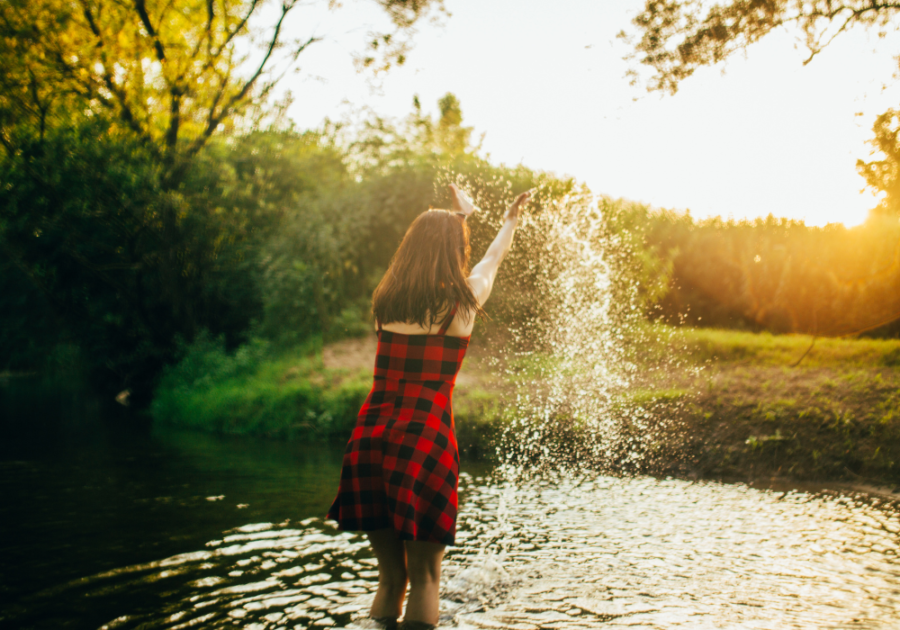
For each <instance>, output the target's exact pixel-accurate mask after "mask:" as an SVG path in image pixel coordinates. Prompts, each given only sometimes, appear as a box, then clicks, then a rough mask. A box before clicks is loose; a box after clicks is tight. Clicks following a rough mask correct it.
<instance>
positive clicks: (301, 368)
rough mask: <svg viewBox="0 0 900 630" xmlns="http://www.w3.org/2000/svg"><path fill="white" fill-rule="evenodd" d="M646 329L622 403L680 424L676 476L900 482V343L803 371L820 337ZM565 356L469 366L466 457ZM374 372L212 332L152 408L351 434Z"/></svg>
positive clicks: (157, 412)
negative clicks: (229, 347) (640, 367)
mask: <svg viewBox="0 0 900 630" xmlns="http://www.w3.org/2000/svg"><path fill="white" fill-rule="evenodd" d="M637 334H639V335H641V342H640V343H635V344H634V345H635V346H636V347H638V350H636V351H635V356H636V357H639V358H640V360H641V361H643V362H644V363H642V364H645V365H646V366H648V367H651V368H653V369H647V370H645V371H644V375H645V378H644V379H643V380H642V381H641V382H639V383H636V384H635V385H634V386H633V387H632V388H631V389H630V390H628V391H625V392H621V393H620V394H619V395H618V396H617V400H616V403H615V405H614V406H613V408H612V411H613V413H618V412H621V414H622V418H624V419H627V418H629V417H630V415H629V414H630V413H631V412H633V411H634V410H635V409H639V410H640V412H641V413H642V414H644V416H643V417H645V418H657V419H658V420H659V421H660V426H670V427H671V428H672V432H671V433H670V434H667V435H662V434H661V435H657V436H655V437H653V439H656V440H662V442H661V443H662V444H665V446H666V449H667V450H666V453H667V454H666V455H663V456H661V458H662V459H665V458H668V459H667V460H666V461H660V464H661V465H660V470H662V471H663V472H666V473H667V474H684V475H699V476H701V477H712V478H741V479H748V478H751V479H752V478H760V477H772V476H776V477H777V476H781V477H789V478H794V479H806V480H836V479H851V480H860V479H861V480H865V481H869V482H877V483H900V363H898V360H897V357H898V356H900V341H895V340H870V339H857V340H854V339H818V340H816V343H815V345H814V347H813V349H812V351H810V352H809V353H808V354H807V355H806V356H805V357H804V359H803V361H802V362H801V363H800V365H799V366H798V367H792V366H793V365H794V364H796V363H797V360H798V359H799V358H800V357H801V356H803V354H804V353H805V352H806V350H807V349H808V348H809V344H810V342H811V341H812V339H811V338H810V337H808V336H803V335H783V336H778V335H770V334H765V333H763V334H753V333H746V332H735V331H723V330H711V329H665V328H663V327H660V326H656V327H651V326H648V327H647V329H646V330H643V331H637ZM638 353H640V354H638ZM673 357H674V360H673ZM685 357H687V359H688V360H685ZM477 360H478V358H477V356H473V358H472V361H474V363H472V365H470V369H471V368H472V367H474V366H476V365H477ZM559 361H560V360H559V358H557V357H549V356H546V355H542V354H539V353H536V354H533V355H528V356H517V357H514V358H513V359H512V361H511V365H510V366H508V367H509V368H511V370H510V371H511V372H512V374H510V373H509V372H507V373H506V374H505V376H504V377H503V378H497V377H496V374H495V371H493V370H487V371H485V372H483V373H480V372H479V371H478V369H475V370H474V371H470V372H469V376H470V379H472V380H470V381H469V382H468V384H467V385H466V386H459V387H458V388H457V392H456V394H455V396H454V413H455V419H456V435H457V440H458V442H459V445H460V451H461V453H462V454H463V455H464V456H467V457H470V458H471V457H474V458H488V459H490V458H493V457H494V456H495V455H496V453H495V444H496V442H497V441H498V438H500V437H501V436H503V435H504V432H505V430H506V428H507V427H508V426H509V425H510V424H511V423H512V421H513V420H514V418H512V417H511V414H512V412H513V410H512V409H511V406H509V405H505V404H504V402H503V401H504V400H506V399H504V397H503V396H502V395H501V394H502V393H503V392H504V391H507V390H509V389H510V388H512V387H514V386H515V381H517V380H519V379H524V380H526V381H529V380H531V379H534V378H540V376H541V375H542V374H544V373H547V372H550V373H558V370H559V369H560V367H561V364H560V362H559ZM698 368H702V369H698ZM371 378H372V376H371V368H369V367H366V368H361V369H358V370H351V369H329V368H326V367H325V366H324V363H323V360H322V345H321V343H312V344H307V345H305V346H303V347H299V348H289V349H286V350H281V351H277V352H276V351H274V350H273V349H272V348H271V347H270V346H269V345H268V344H266V343H265V342H260V341H255V342H253V343H251V344H249V345H247V346H244V347H242V348H241V349H239V350H238V351H237V352H235V353H228V352H226V351H225V350H224V348H223V346H222V343H221V341H217V340H211V339H209V338H205V337H201V338H200V339H198V340H197V341H196V342H195V343H194V344H193V345H192V346H191V347H190V348H186V349H185V354H184V358H183V360H182V361H181V362H180V363H179V364H178V365H176V366H174V367H171V368H169V369H168V370H166V372H165V373H164V375H163V378H162V380H161V382H160V384H159V387H158V389H157V392H156V397H155V399H154V401H153V404H152V413H153V415H154V417H155V419H156V420H157V421H159V422H161V423H166V424H174V425H178V426H181V427H185V428H195V429H200V430H204V431H212V432H219V433H230V434H253V435H264V436H269V437H276V438H287V439H306V440H314V441H326V440H327V441H334V440H345V439H346V437H347V435H348V434H349V431H350V430H351V428H352V426H353V425H354V423H355V420H356V416H357V413H358V411H359V407H360V405H361V404H362V402H363V400H364V399H365V396H366V394H367V393H368V391H369V388H370V387H371ZM510 379H511V380H510ZM558 420H559V422H560V423H561V426H563V425H565V426H564V427H563V428H566V431H562V432H561V433H560V435H562V436H564V438H565V439H571V440H574V441H573V442H572V443H573V444H577V443H578V442H579V440H580V439H581V438H579V436H578V435H577V432H578V431H579V430H583V428H581V429H580V428H579V427H583V426H587V425H585V423H583V422H578V421H577V420H578V419H577V418H570V419H568V420H567V419H566V418H562V417H561V418H559V419H558ZM567 422H568V424H566V423H567ZM588 424H589V423H588ZM626 428H627V427H626ZM507 437H508V436H507ZM634 438H635V440H637V442H638V443H643V442H644V441H646V440H647V439H648V438H647V436H644V435H638V434H635V435H634Z"/></svg>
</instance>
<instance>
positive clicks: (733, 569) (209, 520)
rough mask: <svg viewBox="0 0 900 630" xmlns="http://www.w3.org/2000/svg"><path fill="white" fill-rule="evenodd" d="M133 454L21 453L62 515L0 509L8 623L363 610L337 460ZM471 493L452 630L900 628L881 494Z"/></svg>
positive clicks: (456, 559)
mask: <svg viewBox="0 0 900 630" xmlns="http://www.w3.org/2000/svg"><path fill="white" fill-rule="evenodd" d="M116 452H117V453H118V458H119V459H117V458H116V456H112V455H111V456H110V458H111V459H108V460H102V459H100V458H98V457H96V456H94V457H91V458H88V459H87V460H85V459H83V458H78V457H75V458H68V459H67V458H65V457H63V458H59V457H56V458H51V459H43V460H41V459H36V460H35V459H31V460H22V459H19V460H16V459H15V458H11V457H6V459H5V460H4V462H3V472H4V476H3V490H4V493H5V494H4V496H6V497H9V496H10V495H9V494H6V491H8V490H11V487H12V486H14V485H19V484H18V483H16V482H22V481H26V482H27V483H28V484H29V485H30V489H31V491H32V492H35V493H37V495H38V498H36V499H35V500H33V501H32V502H31V503H30V504H28V507H29V509H36V508H37V507H38V505H40V504H41V503H48V504H49V505H48V506H46V509H44V510H43V511H41V510H38V511H37V512H34V513H25V512H23V511H22V509H23V508H22V506H21V504H20V507H19V509H18V512H17V514H18V519H17V521H16V522H17V523H18V525H13V526H12V527H13V530H12V531H9V529H10V526H9V523H10V522H11V521H9V520H7V519H9V518H10V516H11V515H12V514H13V512H12V511H11V508H10V507H9V505H10V503H9V500H7V502H6V507H4V508H3V512H2V514H0V517H2V518H3V519H4V523H6V525H4V532H5V533H4V537H3V538H4V540H3V554H4V556H5V557H6V558H9V557H10V556H9V555H8V554H9V553H13V554H14V555H15V556H16V557H17V559H18V563H19V564H17V565H16V566H13V565H12V564H11V563H8V562H7V560H4V564H5V566H4V567H3V568H4V572H3V575H4V577H3V584H2V587H3V589H4V598H3V600H4V608H3V612H2V614H0V622H3V623H4V624H9V626H10V627H38V628H57V627H66V626H69V627H89V628H91V627H92V628H97V627H101V626H102V627H105V628H188V627H203V628H215V627H235V626H236V627H242V628H249V629H259V630H261V629H271V630H274V629H276V628H291V627H300V628H304V627H310V626H317V627H329V626H331V627H343V626H346V625H348V624H351V623H352V621H353V619H354V618H357V617H358V616H359V615H360V614H363V613H364V612H365V610H366V609H367V607H368V605H369V602H370V600H371V597H372V595H373V592H374V590H373V589H374V587H375V582H376V577H377V571H376V567H375V561H374V560H373V559H372V557H371V554H370V552H369V549H368V546H367V544H366V543H365V539H364V538H363V537H362V536H359V535H356V534H348V533H339V532H337V531H336V530H335V529H334V528H333V527H332V526H331V525H329V524H328V523H326V522H324V521H323V520H322V519H321V518H320V517H318V516H315V515H316V514H321V513H322V512H323V511H324V509H325V508H326V507H327V504H328V501H329V500H330V498H331V494H332V492H333V491H334V488H333V484H334V482H335V479H336V477H335V476H334V475H335V474H336V472H337V466H338V464H339V460H340V450H339V449H331V450H329V449H315V450H313V451H308V452H307V451H304V449H301V448H299V447H297V446H296V445H288V444H271V443H264V442H256V441H249V440H243V441H234V440H219V439H216V438H209V437H205V436H187V437H185V436H174V437H173V436H169V437H165V436H162V437H159V436H158V437H157V438H154V439H149V438H148V440H147V441H140V448H139V449H138V448H136V449H133V450H130V451H129V450H127V449H122V448H119V449H116ZM332 459H334V460H335V461H334V462H332V461H331V460H332ZM111 462H113V463H111ZM92 466H93V468H92ZM67 467H68V468H67ZM22 469H27V470H29V471H30V473H28V474H23V472H22ZM41 470H44V471H49V472H50V474H42V473H40V471H41ZM67 470H68V472H67ZM89 471H93V472H89ZM16 475H19V476H18V479H16ZM11 479H13V481H10V480H11ZM50 479H53V483H50V482H49V480H50ZM157 493H158V494H157ZM154 494H156V496H152V495H154ZM79 496H81V497H86V501H87V505H88V509H86V510H85V511H84V514H82V516H83V517H87V516H88V515H89V514H93V516H92V517H91V519H90V520H89V524H85V523H83V522H81V520H80V519H79V518H78V514H77V513H78V508H77V505H78V499H77V498H76V497H79ZM102 497H105V498H106V500H107V501H106V503H105V504H104V502H103V500H101V499H102ZM461 497H462V501H463V506H462V510H461V521H460V530H461V531H460V534H459V536H458V539H459V542H460V545H461V546H460V547H458V548H453V549H452V550H451V552H450V553H449V554H448V558H447V561H446V562H445V579H444V588H443V592H444V600H443V615H444V618H443V622H442V625H445V626H447V627H453V626H456V627H460V628H467V627H469V628H514V629H517V630H528V629H536V628H561V629H562V628H598V627H602V628H623V627H628V628H678V627H684V628H779V629H780V628H810V629H813V628H815V629H819V628H894V627H896V619H897V618H898V616H900V567H898V563H897V549H898V544H897V543H898V535H900V511H898V506H897V505H896V504H895V503H889V502H883V501H881V500H879V499H878V498H874V497H869V496H865V495H859V496H847V495H839V494H831V493H809V492H797V491H793V492H776V491H765V490H756V489H752V488H748V487H745V486H740V485H722V484H716V483H690V482H686V481H679V480H656V479H652V478H623V479H618V478H613V477H606V476H584V477H581V478H579V479H571V478H554V477H553V476H550V475H545V476H544V477H543V478H541V479H539V480H536V481H532V482H531V483H530V484H529V485H528V486H524V487H515V486H512V485H510V484H506V483H499V482H496V481H494V480H492V478H491V477H490V476H489V475H486V474H485V472H484V471H482V470H477V469H474V468H471V467H470V473H464V474H463V475H462V478H461ZM14 500H18V501H21V500H22V495H21V494H20V495H17V496H16V497H14ZM242 506H244V507H242ZM110 520H111V521H112V522H108V521H110ZM79 523H81V524H79ZM119 528H125V529H127V530H128V531H127V532H121V531H118V530H119ZM73 534H74V535H75V538H74V539H73V538H72V535H73ZM141 539H143V540H144V543H140V542H138V541H139V540H141ZM126 543H127V544H133V548H132V549H130V550H129V549H127V548H123V544H126ZM109 546H112V547H113V548H112V549H110V548H108V547H109ZM90 556H93V557H94V559H93V560H88V557H90ZM148 556H150V557H148ZM126 558H130V559H129V560H126ZM31 565H38V566H42V567H44V570H42V571H34V570H33V569H30V568H29V567H30V566H31ZM97 567H105V568H100V569H98V568H97ZM17 574H20V575H24V576H25V581H26V582H27V583H28V588H25V589H23V588H21V585H20V584H18V580H17V577H16V576H17ZM38 574H40V576H39V575H38ZM11 594H14V595H15V597H9V595H11Z"/></svg>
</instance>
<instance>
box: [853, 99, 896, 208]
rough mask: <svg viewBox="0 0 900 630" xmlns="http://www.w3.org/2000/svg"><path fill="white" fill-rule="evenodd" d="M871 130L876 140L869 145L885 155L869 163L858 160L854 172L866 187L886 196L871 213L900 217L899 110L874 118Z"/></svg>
mask: <svg viewBox="0 0 900 630" xmlns="http://www.w3.org/2000/svg"><path fill="white" fill-rule="evenodd" d="M872 130H873V131H874V132H875V137H874V138H873V139H872V140H870V141H869V142H870V144H871V145H872V146H873V147H874V148H875V149H876V150H878V151H880V152H881V153H882V154H883V155H884V159H882V160H872V161H871V162H866V161H864V160H857V162H856V170H857V171H859V174H860V175H862V176H863V177H864V178H865V180H866V185H868V187H869V188H871V189H872V190H876V191H883V192H884V193H885V196H884V198H883V199H882V200H881V202H880V203H879V204H878V205H877V206H876V207H875V208H873V210H872V212H873V213H874V214H877V215H885V216H895V217H896V216H900V137H898V136H900V111H898V110H896V109H889V110H887V111H886V112H884V113H883V114H881V115H880V116H879V117H878V118H876V119H875V124H874V125H873V127H872Z"/></svg>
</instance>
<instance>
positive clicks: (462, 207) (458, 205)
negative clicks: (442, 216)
mask: <svg viewBox="0 0 900 630" xmlns="http://www.w3.org/2000/svg"><path fill="white" fill-rule="evenodd" d="M449 188H450V194H451V196H452V197H453V202H452V208H453V212H460V213H462V214H464V215H465V216H466V217H468V216H469V215H471V214H472V213H473V212H475V211H476V210H478V206H476V205H475V204H473V203H472V202H471V201H469V198H468V197H466V194H465V193H464V192H463V191H461V190H460V189H459V188H457V187H456V184H450V186H449Z"/></svg>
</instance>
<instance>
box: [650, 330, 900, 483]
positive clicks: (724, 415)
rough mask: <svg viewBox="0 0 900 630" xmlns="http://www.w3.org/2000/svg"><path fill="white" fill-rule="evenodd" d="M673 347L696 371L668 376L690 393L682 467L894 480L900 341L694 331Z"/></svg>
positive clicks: (708, 472) (702, 472)
mask: <svg viewBox="0 0 900 630" xmlns="http://www.w3.org/2000/svg"><path fill="white" fill-rule="evenodd" d="M673 342H674V343H676V344H679V343H680V344H683V345H684V348H685V349H686V350H687V351H688V353H689V355H690V357H691V361H692V363H693V365H695V366H701V367H702V369H701V370H700V371H699V372H695V373H693V374H688V373H687V371H685V373H681V374H679V373H675V374H669V375H667V376H666V379H668V380H670V381H671V382H674V383H678V385H680V386H681V387H683V388H685V389H686V390H687V391H688V392H690V393H689V394H688V395H687V396H686V402H687V404H685V405H684V406H683V407H682V409H681V410H680V412H679V413H680V416H681V417H680V420H681V425H682V426H683V427H684V428H685V429H686V430H684V431H683V432H682V433H681V435H680V436H679V438H680V439H681V440H682V452H683V453H684V461H683V462H682V463H681V465H682V466H683V467H684V468H685V469H686V470H689V471H690V472H692V473H694V474H697V475H699V476H702V477H723V478H735V477H736V478H748V477H749V478H757V477H790V478H794V479H809V480H822V479H829V480H839V479H840V480H848V481H870V482H877V483H883V484H898V483H900V341H895V340H871V339H860V340H852V339H819V340H816V341H815V343H813V340H812V339H811V338H810V337H808V336H804V335H785V336H773V335H768V334H751V333H738V332H731V331H719V330H702V329H700V330H696V329H695V330H685V331H682V332H680V334H678V335H676V336H675V338H674V339H673ZM810 348H811V349H810ZM801 359H802V360H801ZM798 361H799V364H798ZM670 385H671V383H670Z"/></svg>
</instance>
